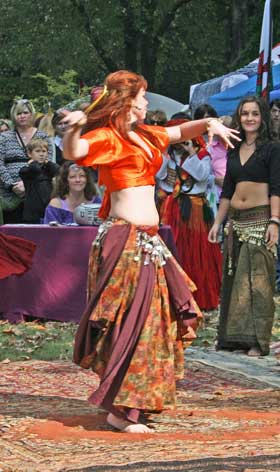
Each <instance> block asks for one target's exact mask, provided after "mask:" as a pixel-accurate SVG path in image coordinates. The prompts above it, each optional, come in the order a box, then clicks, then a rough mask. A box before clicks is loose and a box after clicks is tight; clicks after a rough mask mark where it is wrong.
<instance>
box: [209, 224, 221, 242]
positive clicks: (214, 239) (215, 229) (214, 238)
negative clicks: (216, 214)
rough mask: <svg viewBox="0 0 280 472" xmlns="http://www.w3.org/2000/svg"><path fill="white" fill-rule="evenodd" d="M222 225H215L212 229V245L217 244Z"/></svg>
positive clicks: (210, 236)
mask: <svg viewBox="0 0 280 472" xmlns="http://www.w3.org/2000/svg"><path fill="white" fill-rule="evenodd" d="M219 229H220V225H219V224H218V223H214V224H213V226H212V228H211V229H210V231H209V233H208V241H209V242H210V243H217V242H218V234H219Z"/></svg>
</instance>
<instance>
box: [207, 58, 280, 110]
mask: <svg viewBox="0 0 280 472" xmlns="http://www.w3.org/2000/svg"><path fill="white" fill-rule="evenodd" d="M272 72H273V86H274V89H273V91H272V92H271V93H270V101H271V100H274V99H275V98H279V96H280V64H277V65H275V66H273V68H272ZM256 82H257V75H254V76H253V77H250V78H249V79H247V80H244V81H243V82H240V83H239V84H237V85H235V86H234V87H231V88H229V89H227V90H225V91H224V92H221V93H217V94H216V95H212V97H209V98H208V100H207V101H208V103H209V105H211V106H212V107H214V108H215V110H216V111H217V113H218V115H219V116H222V115H233V113H234V111H235V110H236V108H237V105H238V103H239V102H240V100H241V99H242V98H243V97H246V96H248V95H255V94H256Z"/></svg>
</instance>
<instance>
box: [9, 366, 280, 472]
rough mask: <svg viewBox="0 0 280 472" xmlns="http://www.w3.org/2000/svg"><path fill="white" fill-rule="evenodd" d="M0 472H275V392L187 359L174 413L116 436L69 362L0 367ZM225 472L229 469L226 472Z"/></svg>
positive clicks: (278, 444)
mask: <svg viewBox="0 0 280 472" xmlns="http://www.w3.org/2000/svg"><path fill="white" fill-rule="evenodd" d="M1 374H2V375H1V378H0V383H1V389H0V391H1V395H0V412H1V414H0V431H1V437H0V470H1V471H4V472H15V471H21V472H25V471H26V472H39V471H44V472H46V471H47V472H52V471H54V472H58V471H61V472H62V471H69V472H70V471H72V472H74V471H80V470H81V471H91V470H92V471H93V470H94V471H99V470H100V471H103V470H104V471H109V470H110V471H112V472H113V471H117V470H120V471H125V470H127V471H129V470H134V471H136V472H144V471H146V472H154V471H157V472H158V471H161V470H165V471H169V470H170V471H171V470H172V471H176V470H178V471H179V470H188V471H197V472H198V471H199V472H204V471H205V472H206V471H215V472H216V471H217V472H218V471H220V470H221V471H224V470H226V471H227V470H230V471H245V470H246V472H247V471H251V470H258V471H261V470H266V472H268V471H270V470H271V471H273V470H279V468H280V466H279V449H280V412H279V400H280V390H279V389H276V388H273V387H271V386H269V385H267V384H265V383H262V382H259V381H256V380H251V379H248V378H246V377H244V376H242V375H240V374H233V373H230V372H225V371H222V370H220V369H217V368H214V367H210V366H206V365H203V364H201V363H199V362H197V361H188V364H187V368H186V374H185V378H184V380H183V381H181V382H180V383H179V384H178V405H177V409H176V411H168V412H167V411H166V412H164V413H163V414H161V415H151V416H150V417H149V424H150V425H151V426H152V427H153V428H154V430H155V434H147V435H144V436H143V435H141V434H125V433H120V432H116V431H114V430H113V429H112V428H111V427H110V426H109V425H106V423H105V417H106V415H105V413H104V412H103V411H102V410H99V409H98V408H95V407H94V406H92V405H90V404H89V403H88V402H87V398H88V396H89V394H90V393H91V392H92V391H93V390H94V388H95V387H96V386H97V384H98V379H97V377H96V376H95V374H93V373H92V372H90V371H84V370H82V369H80V368H78V367H77V366H75V365H73V364H71V363H70V362H64V361H63V362H62V361H61V362H43V361H27V362H13V363H8V364H5V363H2V365H1ZM229 467H230V468H229Z"/></svg>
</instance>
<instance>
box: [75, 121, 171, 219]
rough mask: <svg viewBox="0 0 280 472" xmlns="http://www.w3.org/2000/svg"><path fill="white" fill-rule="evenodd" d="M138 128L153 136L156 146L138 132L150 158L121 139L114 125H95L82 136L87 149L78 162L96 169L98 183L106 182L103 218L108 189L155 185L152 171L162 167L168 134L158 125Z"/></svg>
mask: <svg viewBox="0 0 280 472" xmlns="http://www.w3.org/2000/svg"><path fill="white" fill-rule="evenodd" d="M140 127H141V128H143V129H148V130H149V132H150V133H151V134H153V137H154V139H155V142H156V145H155V144H153V143H151V142H150V141H149V140H148V139H147V138H146V137H145V136H143V135H142V134H140V133H139V136H141V139H143V141H145V142H146V143H147V145H148V147H149V149H150V150H151V153H152V155H153V157H152V158H151V157H150V156H149V155H148V154H147V153H146V152H145V150H144V149H143V148H141V147H140V146H138V145H137V144H135V143H133V142H131V141H128V140H127V139H125V138H123V137H122V136H121V135H120V134H119V133H118V131H117V130H116V129H115V128H114V127H113V126H110V127H109V126H108V127H106V128H98V129H95V130H92V131H89V132H88V133H86V134H84V135H83V136H82V139H86V140H87V141H88V143H89V152H88V154H87V156H85V157H83V158H81V159H78V160H77V164H79V165H81V166H87V167H97V168H98V183H99V185H105V187H106V191H107V192H106V193H107V194H106V195H104V202H103V205H102V207H103V208H102V211H101V217H102V218H105V217H106V216H108V213H109V209H110V208H109V206H108V197H109V194H110V193H111V192H116V191H118V190H122V189H125V188H129V187H139V186H142V185H154V184H155V174H156V173H157V172H158V170H159V169H160V167H161V164H162V152H163V151H164V150H165V149H166V148H167V146H168V144H169V137H168V134H167V131H166V129H165V128H163V127H161V126H148V125H141V126H140ZM136 132H137V131H136ZM104 206H106V210H105V208H104ZM104 210H105V211H104Z"/></svg>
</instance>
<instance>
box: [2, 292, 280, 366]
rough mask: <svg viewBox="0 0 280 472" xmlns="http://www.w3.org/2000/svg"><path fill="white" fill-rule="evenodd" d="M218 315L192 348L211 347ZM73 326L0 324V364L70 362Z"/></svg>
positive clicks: (279, 328) (279, 312)
mask: <svg viewBox="0 0 280 472" xmlns="http://www.w3.org/2000/svg"><path fill="white" fill-rule="evenodd" d="M275 301H276V317H275V323H274V327H273V333H272V341H276V340H280V297H278V298H276V299H275ZM217 321H218V312H217V311H213V312H211V313H207V314H206V316H205V320H204V325H203V326H202V328H201V329H200V330H199V332H198V338H197V340H196V341H195V342H194V345H198V346H204V347H207V346H212V345H213V343H214V340H215V337H216V328H217ZM76 329H77V325H76V324H73V323H60V322H58V321H56V322H51V321H49V322H40V321H38V320H35V321H28V322H22V323H18V324H10V323H8V322H7V321H0V362H9V361H24V360H30V359H41V360H48V361H49V360H55V359H65V360H67V359H68V360H70V359H71V358H72V351H73V339H74V335H75V331H76Z"/></svg>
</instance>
